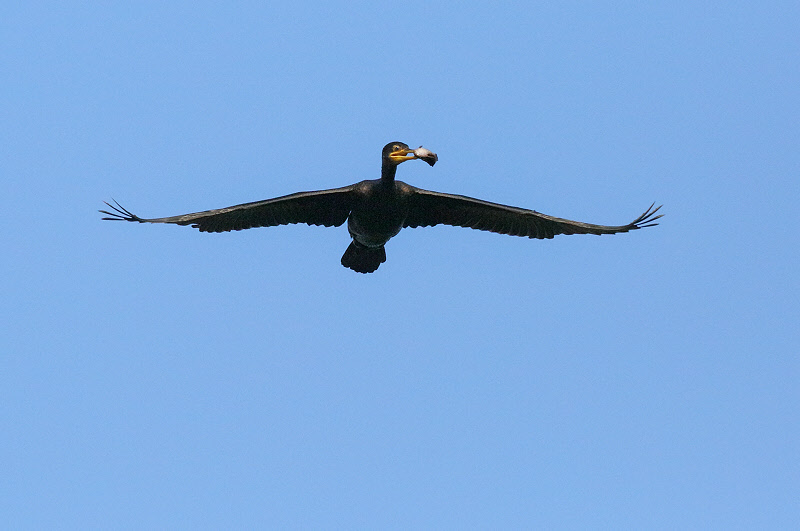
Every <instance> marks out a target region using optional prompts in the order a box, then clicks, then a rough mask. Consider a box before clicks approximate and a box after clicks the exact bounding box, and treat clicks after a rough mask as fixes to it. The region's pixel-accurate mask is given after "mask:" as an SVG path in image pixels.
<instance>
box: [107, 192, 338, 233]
mask: <svg viewBox="0 0 800 531" xmlns="http://www.w3.org/2000/svg"><path fill="white" fill-rule="evenodd" d="M353 198H354V193H353V186H346V187H344V188H334V189H331V190H318V191H314V192H298V193H296V194H290V195H285V196H282V197H276V198H274V199H266V200H264V201H256V202H253V203H244V204H241V205H235V206H231V207H226V208H218V209H216V210H206V211H204V212H195V213H193V214H183V215H180V216H172V217H167V218H152V219H147V218H140V217H139V216H137V215H136V214H133V213H131V212H130V211H128V210H127V209H125V208H124V207H122V205H120V204H119V203H117V202H116V201H114V204H113V205H112V204H111V203H108V202H105V203H106V205H108V207H109V208H110V209H111V210H110V211H108V210H100V212H101V213H102V214H106V217H104V218H103V219H107V220H113V221H135V222H138V223H174V224H176V225H191V226H192V227H194V228H196V229H200V231H201V232H227V231H231V230H243V229H251V228H254V227H273V226H276V225H288V224H291V223H306V224H308V225H324V226H326V227H331V226H336V227H338V226H339V225H341V224H342V223H344V222H345V221H346V220H347V217H348V216H349V215H350V210H351V208H352V206H353Z"/></svg>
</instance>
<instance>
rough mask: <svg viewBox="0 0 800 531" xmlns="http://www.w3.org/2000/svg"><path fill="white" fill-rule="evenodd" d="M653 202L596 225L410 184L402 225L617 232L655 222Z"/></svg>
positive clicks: (539, 234) (519, 232) (537, 233)
mask: <svg viewBox="0 0 800 531" xmlns="http://www.w3.org/2000/svg"><path fill="white" fill-rule="evenodd" d="M654 206H655V203H653V204H652V205H650V207H649V208H648V209H647V210H646V211H645V212H644V213H643V214H642V215H641V216H639V217H638V218H636V219H635V220H633V221H632V222H630V223H628V224H627V225H595V224H592V223H583V222H581V221H572V220H569V219H563V218H557V217H554V216H548V215H547V214H542V213H540V212H536V211H535V210H527V209H524V208H518V207H513V206H507V205H501V204H498V203H491V202H489V201H483V200H481V199H474V198H472V197H467V196H463V195H454V194H445V193H441V192H431V191H429V190H423V189H421V188H413V190H412V193H411V196H410V199H409V211H408V216H407V217H406V220H405V223H404V227H412V228H413V227H430V226H433V225H439V224H444V225H453V226H456V227H468V228H473V229H478V230H485V231H490V232H496V233H499V234H509V235H512V236H526V237H528V238H538V239H545V238H547V239H549V238H552V237H553V236H556V235H558V234H616V233H619V232H628V231H631V230H636V229H641V228H643V227H652V226H654V225H658V223H655V221H656V220H657V219H658V218H660V217H661V214H659V215H656V213H657V212H658V210H659V209H660V208H661V207H660V206H659V207H656V208H653V207H654Z"/></svg>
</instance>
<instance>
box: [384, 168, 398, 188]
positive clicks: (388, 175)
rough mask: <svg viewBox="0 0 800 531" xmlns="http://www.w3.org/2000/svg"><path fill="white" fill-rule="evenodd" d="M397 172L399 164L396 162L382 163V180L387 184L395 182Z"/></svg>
mask: <svg viewBox="0 0 800 531" xmlns="http://www.w3.org/2000/svg"><path fill="white" fill-rule="evenodd" d="M395 173H397V165H396V164H386V163H384V164H382V165H381V182H384V183H386V184H393V183H394V176H395Z"/></svg>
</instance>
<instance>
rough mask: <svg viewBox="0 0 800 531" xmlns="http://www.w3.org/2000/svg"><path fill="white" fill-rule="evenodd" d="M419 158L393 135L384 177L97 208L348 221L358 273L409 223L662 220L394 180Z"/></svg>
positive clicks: (258, 222)
mask: <svg viewBox="0 0 800 531" xmlns="http://www.w3.org/2000/svg"><path fill="white" fill-rule="evenodd" d="M415 158H417V159H421V160H423V161H425V162H427V163H428V164H429V165H431V166H433V165H434V164H435V163H436V161H437V160H438V157H437V156H436V154H434V153H432V152H430V151H428V150H427V149H424V148H418V149H416V150H412V149H410V148H409V147H408V146H407V145H406V144H403V143H402V142H390V143H389V144H387V145H386V146H385V147H384V148H383V153H382V164H381V178H380V179H376V180H368V181H361V182H358V183H356V184H353V185H350V186H345V187H343V188H335V189H331V190H319V191H314V192H299V193H296V194H291V195H287V196H282V197H277V198H274V199H267V200H265V201H257V202H254V203H245V204H242V205H236V206H232V207H227V208H220V209H217V210H208V211H205V212H197V213H193V214H185V215H181V216H173V217H167V218H153V219H145V218H140V217H138V216H136V215H135V214H132V213H130V212H129V211H127V210H126V209H124V208H123V207H121V206H120V205H119V204H118V203H117V204H116V206H114V205H110V204H108V203H106V204H107V205H109V207H110V208H111V209H113V210H114V211H113V212H109V211H105V210H101V211H100V212H102V213H103V214H106V215H107V216H109V217H104V218H103V219H108V220H124V221H135V222H139V223H174V224H177V225H191V226H193V227H195V228H197V229H199V230H200V231H202V232H227V231H231V230H242V229H249V228H253V227H269V226H275V225H285V224H290V223H306V224H309V225H324V226H337V227H338V226H340V225H342V224H343V223H344V222H345V221H347V229H348V231H349V232H350V236H351V237H352V239H353V241H352V242H351V244H350V246H349V247H348V248H347V250H346V251H345V254H344V255H343V256H342V265H344V266H345V267H348V268H350V269H353V270H354V271H358V272H359V273H371V272H373V271H375V270H376V269H377V268H378V266H379V265H380V264H381V263H383V262H384V261H386V252H385V249H384V245H385V244H386V242H388V241H389V240H390V239H391V238H392V237H394V236H396V235H397V234H398V233H399V232H400V230H402V229H403V228H404V227H426V226H432V225H438V224H440V223H441V224H446V225H453V226H459V227H469V228H473V229H479V230H486V231H491V232H497V233H500V234H509V235H513V236H526V237H528V238H540V239H541V238H552V237H553V236H555V235H557V234H615V233H619V232H628V231H630V230H635V229H639V228H642V227H649V226H652V225H657V223H654V221H655V220H656V219H658V218H660V217H661V216H660V215H656V212H657V211H658V209H659V208H661V207H658V208H656V209H653V207H652V205H651V207H650V208H648V209H647V211H645V213H644V214H642V215H641V216H639V217H638V218H637V219H635V220H634V221H632V222H631V223H629V224H627V225H620V226H608V225H594V224H590V223H582V222H579V221H571V220H567V219H562V218H556V217H553V216H548V215H546V214H541V213H539V212H536V211H534V210H526V209H522V208H517V207H511V206H506V205H500V204H497V203H490V202H488V201H482V200H480V199H473V198H471V197H466V196H459V195H452V194H445V193H441V192H431V191H428V190H423V189H421V188H416V187H414V186H411V185H408V184H406V183H404V182H402V181H397V180H395V173H396V171H397V166H398V165H399V164H400V163H401V162H404V161H406V160H412V159H415Z"/></svg>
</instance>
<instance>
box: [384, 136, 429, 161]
mask: <svg viewBox="0 0 800 531" xmlns="http://www.w3.org/2000/svg"><path fill="white" fill-rule="evenodd" d="M381 156H382V158H383V164H389V165H392V166H397V165H398V164H400V163H401V162H405V161H407V160H412V159H421V160H424V161H425V162H427V163H428V164H430V165H431V166H433V165H434V164H436V161H437V160H439V158H438V157H437V156H436V153H433V152H431V151H428V150H427V149H425V148H423V147H422V146H420V147H419V148H417V149H411V148H410V147H408V144H404V143H403V142H389V143H388V144H386V145H385V146H384V147H383V152H382V153H381Z"/></svg>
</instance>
